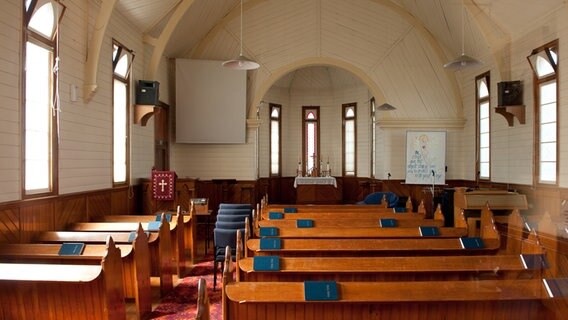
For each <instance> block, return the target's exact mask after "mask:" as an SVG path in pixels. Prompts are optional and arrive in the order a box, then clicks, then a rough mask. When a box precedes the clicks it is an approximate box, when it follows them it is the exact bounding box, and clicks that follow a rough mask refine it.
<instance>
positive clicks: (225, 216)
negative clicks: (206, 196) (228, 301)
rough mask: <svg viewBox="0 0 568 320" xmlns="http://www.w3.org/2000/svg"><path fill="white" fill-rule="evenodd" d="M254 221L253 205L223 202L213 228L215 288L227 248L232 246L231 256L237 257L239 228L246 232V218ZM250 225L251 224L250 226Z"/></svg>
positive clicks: (243, 232) (242, 232)
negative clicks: (218, 267) (219, 268)
mask: <svg viewBox="0 0 568 320" xmlns="http://www.w3.org/2000/svg"><path fill="white" fill-rule="evenodd" d="M247 217H248V218H249V221H251V222H252V206H251V205H250V204H240V203H221V204H220V205H219V210H218V211H217V221H216V222H215V229H213V242H214V244H215V257H214V260H213V290H215V287H216V285H217V263H221V264H222V263H223V261H225V248H226V247H227V246H229V247H231V258H232V259H233V260H234V259H235V253H236V237H237V230H241V234H242V235H243V236H244V234H245V219H246V218H247ZM249 227H250V226H249Z"/></svg>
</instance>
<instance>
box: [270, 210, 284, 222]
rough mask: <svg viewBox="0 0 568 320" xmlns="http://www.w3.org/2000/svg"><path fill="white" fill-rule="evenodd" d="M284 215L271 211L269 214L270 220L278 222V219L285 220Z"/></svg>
mask: <svg viewBox="0 0 568 320" xmlns="http://www.w3.org/2000/svg"><path fill="white" fill-rule="evenodd" d="M283 218H284V215H283V214H282V212H274V211H271V212H269V213H268V220H278V219H283Z"/></svg>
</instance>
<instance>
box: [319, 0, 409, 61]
mask: <svg viewBox="0 0 568 320" xmlns="http://www.w3.org/2000/svg"><path fill="white" fill-rule="evenodd" d="M321 29H322V31H321V33H322V40H321V42H322V54H323V55H326V56H333V57H336V58H339V59H343V60H347V61H353V60H354V57H356V62H357V64H358V65H359V66H361V67H364V68H370V67H372V66H373V65H374V64H375V63H376V62H377V61H378V60H380V59H381V57H382V56H383V55H384V54H385V53H386V52H388V50H389V48H390V47H391V46H392V45H393V43H396V41H398V38H400V37H401V35H403V34H404V32H405V31H406V30H407V29H408V23H407V22H405V21H403V20H401V19H400V18H398V17H397V16H393V15H392V12H391V11H390V10H389V9H387V8H385V7H383V6H381V5H377V4H376V3H374V2H371V1H356V2H351V1H340V0H329V1H324V2H323V3H322V27H321Z"/></svg>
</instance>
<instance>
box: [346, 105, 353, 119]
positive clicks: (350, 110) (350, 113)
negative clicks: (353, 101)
mask: <svg viewBox="0 0 568 320" xmlns="http://www.w3.org/2000/svg"><path fill="white" fill-rule="evenodd" d="M353 117H355V110H353V107H349V108H347V109H346V110H345V118H353Z"/></svg>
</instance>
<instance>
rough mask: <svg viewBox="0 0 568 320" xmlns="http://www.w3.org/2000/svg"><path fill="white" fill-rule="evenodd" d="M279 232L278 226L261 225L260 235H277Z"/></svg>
mask: <svg viewBox="0 0 568 320" xmlns="http://www.w3.org/2000/svg"><path fill="white" fill-rule="evenodd" d="M278 234H279V232H278V228H276V227H260V230H259V235H260V236H261V237H277V236H278Z"/></svg>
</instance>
